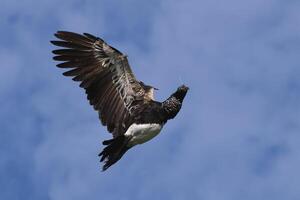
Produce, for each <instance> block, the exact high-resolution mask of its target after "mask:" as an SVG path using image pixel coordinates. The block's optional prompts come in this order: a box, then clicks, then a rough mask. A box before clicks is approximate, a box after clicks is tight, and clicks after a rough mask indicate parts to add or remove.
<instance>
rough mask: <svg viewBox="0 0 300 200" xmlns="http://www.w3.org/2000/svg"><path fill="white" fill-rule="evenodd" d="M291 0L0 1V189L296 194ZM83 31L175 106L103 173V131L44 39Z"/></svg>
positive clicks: (296, 84) (178, 196)
mask: <svg viewBox="0 0 300 200" xmlns="http://www.w3.org/2000/svg"><path fill="white" fill-rule="evenodd" d="M299 9H300V2H299V1H296V0H284V1H283V0H265V1H261V0H251V1H250V0H247V1H238V0H228V1H217V0H201V1H199V0H191V1H185V2H184V1H179V0H178V1H170V0H165V1H139V0H128V1H110V0H102V1H96V0H95V1H84V0H81V1H58V0H53V1H50V0H44V1H33V0H25V1H16V0H4V1H2V2H1V6H0V24H1V30H0V35H1V37H0V60H1V62H2V64H1V73H0V97H1V98H0V110H1V112H0V121H1V123H0V128H1V134H0V141H1V145H0V175H1V179H0V188H1V192H0V199H9V200H18V199H23V200H27V199H28V200H35V199H46V200H69V199H70V200H79V199H116V200H120V199H121V200H127V199H130V200H132V199H174V200H185V199H201V200H202V199H203V200H235V199H243V200H253V199H255V200H266V199H272V200H277V199H278V200H282V199H285V200H294V199H299V197H300V190H299V184H300V173H299V168H300V156H299V155H300V149H299V145H300V121H299V120H300V79H299V76H300V59H299V55H300V13H299ZM57 30H68V31H75V32H79V33H82V32H89V33H92V34H95V35H98V36H99V37H102V38H103V39H105V40H106V41H107V42H108V43H110V44H111V45H113V46H114V47H116V48H118V49H119V50H121V51H122V52H124V53H126V54H128V55H129V61H130V63H131V66H132V68H133V70H134V72H135V73H136V75H137V77H138V78H139V79H141V80H143V81H144V82H145V83H148V84H151V85H154V86H156V87H158V88H159V89H160V90H159V91H158V92H157V95H156V96H157V99H159V100H163V99H165V98H166V97H167V96H168V95H169V94H170V93H171V92H173V91H174V90H175V89H176V88H177V86H179V85H180V84H181V80H182V81H183V82H184V83H185V84H186V85H188V86H189V87H190V88H191V89H190V91H189V93H188V96H187V98H186V100H185V102H184V105H183V109H182V110H181V112H180V113H179V115H178V116H177V117H176V119H174V120H172V121H170V122H168V124H167V125H166V126H165V127H164V129H163V131H162V133H161V134H160V135H159V136H158V137H156V138H155V139H153V140H151V141H150V142H148V143H146V144H144V145H142V146H138V147H136V148H133V149H131V150H130V151H129V152H128V153H127V154H126V155H125V156H124V157H123V158H122V160H120V161H119V162H118V163H117V164H116V165H114V166H113V167H112V168H110V169H109V170H108V171H106V172H105V173H102V172H100V167H101V165H100V164H99V163H98V157H97V154H98V152H99V151H100V150H101V148H102V146H101V141H102V140H104V139H108V138H110V137H111V136H110V135H109V134H108V133H106V130H105V128H103V127H101V126H100V123H99V121H98V118H97V113H96V112H94V111H93V109H92V108H91V107H90V106H89V104H88V102H87V101H86V97H85V94H84V92H83V91H82V90H81V89H80V88H79V87H78V86H77V85H78V84H77V83H74V82H72V81H71V80H69V79H68V78H66V77H63V76H62V75H61V73H62V71H61V70H60V69H57V68H55V67H54V66H55V62H54V61H52V55H51V50H53V48H54V47H53V46H51V45H50V43H49V40H52V39H54V37H53V33H54V32H56V31H57Z"/></svg>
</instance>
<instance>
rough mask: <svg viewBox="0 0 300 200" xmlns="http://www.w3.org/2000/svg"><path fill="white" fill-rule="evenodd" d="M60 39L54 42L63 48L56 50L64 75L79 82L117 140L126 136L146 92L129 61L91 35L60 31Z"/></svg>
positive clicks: (55, 58) (100, 117)
mask: <svg viewBox="0 0 300 200" xmlns="http://www.w3.org/2000/svg"><path fill="white" fill-rule="evenodd" d="M55 36H56V37H57V38H58V39H60V40H58V41H51V43H52V44H54V45H56V46H60V47H63V48H62V49H58V50H54V51H53V53H54V54H56V56H54V57H53V59H54V60H56V61H62V63H60V64H57V67H59V68H67V69H69V68H72V69H71V70H69V71H66V72H64V73H63V75H65V76H72V77H73V80H74V81H80V82H81V83H80V87H82V88H84V89H85V91H86V94H87V98H88V100H89V102H90V104H91V105H92V106H93V107H94V109H95V110H97V111H98V112H99V119H100V120H101V122H102V124H103V125H105V126H107V130H108V131H109V132H111V133H112V134H113V136H114V137H117V136H118V135H122V134H124V133H125V131H126V130H127V128H128V127H129V126H130V125H131V124H132V122H133V120H134V116H135V115H136V112H138V111H139V110H141V106H142V103H143V102H144V100H145V89H144V88H143V87H142V86H141V84H140V82H139V81H138V80H136V78H135V76H134V74H133V72H132V70H131V69H130V66H129V63H128V60H127V58H126V56H125V55H123V54H122V53H121V52H120V51H118V50H117V49H115V48H113V47H111V46H109V45H108V44H106V43H105V42H104V41H103V40H102V39H100V38H97V37H95V36H93V35H91V34H88V33H84V34H83V35H80V34H77V33H72V32H66V31H58V32H57V33H55Z"/></svg>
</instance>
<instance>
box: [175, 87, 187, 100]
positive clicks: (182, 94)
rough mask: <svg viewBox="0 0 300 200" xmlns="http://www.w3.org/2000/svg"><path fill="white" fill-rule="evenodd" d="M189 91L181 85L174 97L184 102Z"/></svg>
mask: <svg viewBox="0 0 300 200" xmlns="http://www.w3.org/2000/svg"><path fill="white" fill-rule="evenodd" d="M188 90H189V88H188V87H187V86H185V85H181V86H179V87H178V88H177V90H176V92H174V93H173V95H172V96H174V97H175V98H176V99H178V100H179V101H180V102H182V101H183V99H184V97H185V95H186V93H187V91H188Z"/></svg>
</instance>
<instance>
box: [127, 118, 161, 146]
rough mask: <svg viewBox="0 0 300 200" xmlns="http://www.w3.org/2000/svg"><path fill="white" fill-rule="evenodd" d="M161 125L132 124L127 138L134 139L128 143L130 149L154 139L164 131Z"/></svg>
mask: <svg viewBox="0 0 300 200" xmlns="http://www.w3.org/2000/svg"><path fill="white" fill-rule="evenodd" d="M162 127H163V125H161V124H132V125H131V126H130V127H129V128H128V130H127V131H126V133H125V136H130V137H132V138H131V140H130V141H129V143H128V146H129V147H132V146H134V145H137V144H142V143H145V142H147V141H149V140H151V139H152V138H154V137H155V136H156V135H157V134H158V133H159V132H160V131H161V129H162Z"/></svg>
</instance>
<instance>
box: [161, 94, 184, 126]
mask: <svg viewBox="0 0 300 200" xmlns="http://www.w3.org/2000/svg"><path fill="white" fill-rule="evenodd" d="M181 105H182V102H181V101H180V100H179V99H177V98H176V97H175V96H174V95H171V96H170V97H169V98H168V99H167V100H165V101H164V102H163V103H162V109H163V110H164V112H165V118H166V120H169V119H173V118H174V117H175V116H176V115H177V113H178V112H179V111H180V109H181Z"/></svg>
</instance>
